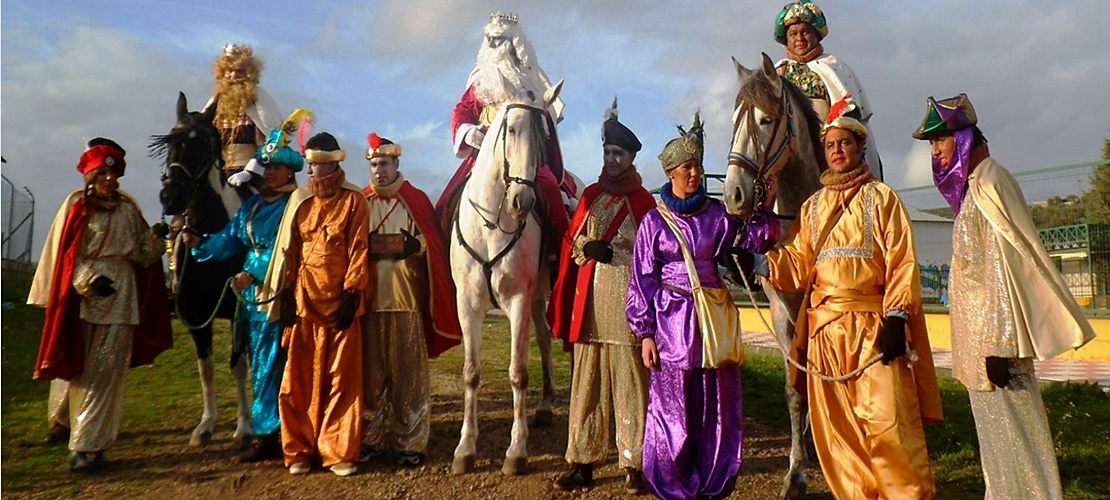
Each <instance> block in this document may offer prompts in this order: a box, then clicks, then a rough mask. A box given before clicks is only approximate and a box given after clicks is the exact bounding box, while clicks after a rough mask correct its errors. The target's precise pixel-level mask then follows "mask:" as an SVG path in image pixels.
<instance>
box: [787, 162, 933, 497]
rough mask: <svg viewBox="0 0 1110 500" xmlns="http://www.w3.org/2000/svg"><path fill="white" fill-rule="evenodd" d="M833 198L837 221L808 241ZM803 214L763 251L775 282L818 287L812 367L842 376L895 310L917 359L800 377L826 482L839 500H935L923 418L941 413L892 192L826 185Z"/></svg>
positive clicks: (872, 350) (900, 213)
mask: <svg viewBox="0 0 1110 500" xmlns="http://www.w3.org/2000/svg"><path fill="white" fill-rule="evenodd" d="M837 205H839V206H841V207H843V208H842V215H841V216H840V219H839V221H837V222H836V225H835V226H834V227H833V228H832V229H831V231H830V232H829V235H828V238H827V240H826V241H825V242H824V245H822V247H821V248H815V246H816V245H817V244H818V241H817V240H818V239H819V233H820V232H821V231H822V229H823V224H825V223H827V222H831V218H833V217H835V216H836V215H835V213H834V210H833V208H834V207H835V206H837ZM800 215H801V218H800V220H799V221H798V222H797V223H795V224H794V225H793V227H791V231H790V234H789V235H788V236H787V238H786V239H785V240H784V243H783V244H781V245H780V246H778V247H776V248H774V249H773V250H771V251H769V252H768V253H767V260H768V268H769V269H768V270H769V273H770V276H769V281H770V284H771V285H772V286H773V287H774V288H776V289H778V290H782V291H784V292H788V293H798V292H803V291H805V289H806V288H807V287H808V286H812V287H813V291H812V295H811V296H810V302H809V304H807V305H806V313H805V314H807V319H808V323H809V324H808V332H807V333H808V338H803V339H801V340H803V341H805V340H808V345H807V346H806V349H805V352H806V364H807V366H808V367H809V369H810V370H817V371H818V372H819V373H822V374H825V375H829V376H840V375H843V374H846V373H848V372H850V371H852V370H854V369H856V368H857V367H859V366H860V365H862V364H863V363H865V362H867V361H868V360H869V359H871V358H872V357H874V356H875V355H878V354H879V353H880V351H879V347H878V345H877V341H878V337H879V331H880V328H881V326H882V322H883V320H884V319H885V318H886V317H887V315H888V313H889V312H890V311H902V312H904V313H906V314H907V315H908V316H909V320H908V321H907V322H906V325H907V330H908V331H907V335H906V339H907V343H908V345H909V348H910V349H912V350H914V351H916V353H917V355H918V357H919V358H918V360H917V362H916V363H914V364H913V366H912V367H911V366H910V365H909V364H908V360H907V357H905V356H904V357H901V358H898V359H896V360H895V361H894V362H892V363H891V364H890V365H889V366H883V365H882V364H876V365H873V366H871V367H870V368H868V369H867V370H865V371H864V372H863V373H862V374H861V375H859V376H858V377H856V378H853V379H849V380H847V381H844V382H830V381H823V380H821V379H819V378H816V377H814V376H808V377H805V378H804V379H803V380H804V381H805V382H806V392H803V394H805V395H807V399H808V400H809V406H810V418H811V420H812V424H813V438H814V442H815V443H816V445H817V455H818V457H820V460H821V469H822V471H823V472H824V475H825V479H826V481H827V482H828V484H829V489H830V490H832V492H833V495H834V496H836V497H837V498H899V499H901V498H906V499H911V498H932V497H934V496H935V495H936V493H935V485H934V482H933V474H932V470H931V466H930V461H929V455H928V451H927V449H926V445H925V433H924V430H923V429H922V423H923V422H935V421H939V420H941V419H942V418H943V417H942V413H941V409H940V395H939V391H938V389H937V384H936V373H935V371H934V369H933V363H932V354H931V351H930V347H929V338H928V335H927V333H926V331H925V323H924V316H923V313H922V304H921V283H920V276H919V272H918V267H917V259H916V256H915V253H914V246H913V232H912V230H911V228H910V220H909V217H908V216H907V215H906V211H905V209H904V208H903V206H902V203H901V201H900V200H899V199H898V196H897V195H896V194H895V193H894V191H892V190H891V189H890V187H888V186H887V185H885V184H882V183H880V182H875V181H873V182H868V183H865V184H863V185H862V186H858V187H855V188H851V189H848V190H845V191H835V190H831V189H828V188H825V189H822V190H821V191H818V192H817V193H816V194H814V195H813V196H812V197H810V199H809V200H807V201H806V202H805V204H804V205H802V208H801V212H800ZM811 275H812V276H813V278H812V283H807V282H806V278H807V277H810V276H811ZM796 386H797V384H796Z"/></svg>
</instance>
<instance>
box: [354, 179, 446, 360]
mask: <svg viewBox="0 0 1110 500" xmlns="http://www.w3.org/2000/svg"><path fill="white" fill-rule="evenodd" d="M363 193H365V194H366V197H367V198H370V197H376V196H377V195H376V194H375V193H374V189H373V186H367V187H366V188H365V189H364V190H363ZM397 197H398V198H400V199H401V203H403V204H404V205H405V208H406V209H407V210H408V211H409V216H410V217H412V220H413V222H415V223H416V227H417V228H419V229H420V234H423V235H424V245H425V247H426V248H427V261H428V281H429V282H430V283H429V285H430V290H429V292H430V293H429V295H430V297H431V304H429V307H426V308H424V310H423V311H421V319H422V320H423V322H424V339H425V341H426V342H427V344H428V357H429V358H435V357H437V356H439V355H440V354H441V353H443V352H444V351H446V350H448V349H450V348H452V347H455V346H456V345H459V343H460V342H462V327H461V326H459V314H458V312H457V310H456V307H455V284H454V282H453V281H451V270H450V269H448V268H447V252H446V251H445V249H444V246H443V236H442V235H441V234H440V232H439V226H438V225H437V224H436V216H435V211H434V210H433V209H432V202H431V200H429V199H428V195H426V194H424V192H423V191H421V190H419V189H416V188H415V187H413V185H412V184H410V183H409V181H404V183H403V184H401V189H400V190H399V191H398V192H397Z"/></svg>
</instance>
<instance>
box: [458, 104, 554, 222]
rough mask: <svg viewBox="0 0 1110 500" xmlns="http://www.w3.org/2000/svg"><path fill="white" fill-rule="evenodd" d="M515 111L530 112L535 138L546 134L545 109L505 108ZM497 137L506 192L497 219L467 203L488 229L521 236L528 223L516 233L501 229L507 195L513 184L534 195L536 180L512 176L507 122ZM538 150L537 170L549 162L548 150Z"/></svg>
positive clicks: (502, 124) (522, 105)
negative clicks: (490, 217) (544, 127)
mask: <svg viewBox="0 0 1110 500" xmlns="http://www.w3.org/2000/svg"><path fill="white" fill-rule="evenodd" d="M514 109H525V110H528V112H529V113H530V115H529V116H530V117H531V125H532V131H533V132H534V134H533V137H538V135H537V134H539V133H545V132H544V130H543V123H542V122H541V120H543V109H541V108H537V107H535V106H529V105H527V104H520V103H512V104H507V105H506V106H505V113H506V114H508V112H509V111H511V110H514ZM496 136H500V139H501V181H502V184H503V185H504V190H503V191H502V193H501V201H500V202H499V203H498V205H497V217H496V218H495V219H494V220H492V221H491V220H489V219H487V218H486V216H485V215H482V211H481V210H480V209H479V208H478V205H477V204H476V203H474V200H472V199H470V198H469V197H468V198H467V201H468V202H470V206H471V207H473V208H474V211H475V212H477V213H478V217H480V218H481V219H482V223H483V225H484V226H485V227H486V229H495V228H496V229H498V230H500V231H501V232H503V233H505V234H514V233H516V234H519V233H521V232H523V231H524V225H525V224H526V221H525V222H522V223H521V224H519V225H518V226H517V228H516V230H515V231H506V230H505V229H504V228H502V227H501V213H502V212H503V210H502V209H503V208H504V206H505V199H506V198H507V195H508V193H509V187H511V186H512V185H513V184H520V185H523V186H526V187H528V188H529V189H531V190H532V191H533V193H534V192H535V191H536V180H535V179H534V178H533V179H527V178H524V177H517V176H514V175H511V174H510V172H509V168H510V165H509V154H508V153H509V149H508V140H507V139H508V136H509V124H508V122H507V121H506V120H501V127H500V128H498V130H497V134H496ZM536 149H537V150H538V151H539V158H537V162H536V168H537V170H538V169H539V167H540V165H543V164H544V163H545V162H546V161H547V151H546V148H543V147H539V148H536Z"/></svg>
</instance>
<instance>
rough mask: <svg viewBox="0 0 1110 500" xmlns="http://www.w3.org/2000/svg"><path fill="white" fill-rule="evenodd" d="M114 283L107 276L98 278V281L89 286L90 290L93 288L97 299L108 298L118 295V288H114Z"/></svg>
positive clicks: (95, 280)
mask: <svg viewBox="0 0 1110 500" xmlns="http://www.w3.org/2000/svg"><path fill="white" fill-rule="evenodd" d="M112 283H113V281H112V279H111V278H109V277H107V276H97V277H96V279H94V280H93V282H92V283H90V284H89V288H92V290H93V292H95V293H96V295H97V297H107V296H109V295H111V294H113V293H116V287H114V286H112Z"/></svg>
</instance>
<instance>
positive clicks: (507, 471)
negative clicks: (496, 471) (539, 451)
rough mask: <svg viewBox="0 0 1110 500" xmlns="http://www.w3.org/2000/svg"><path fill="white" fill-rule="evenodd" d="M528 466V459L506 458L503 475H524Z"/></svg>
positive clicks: (502, 470)
mask: <svg viewBox="0 0 1110 500" xmlns="http://www.w3.org/2000/svg"><path fill="white" fill-rule="evenodd" d="M527 466H528V457H505V463H504V464H503V465H502V466H501V474H503V475H506V476H517V475H520V474H522V473H523V472H524V469H525V467H527Z"/></svg>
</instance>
